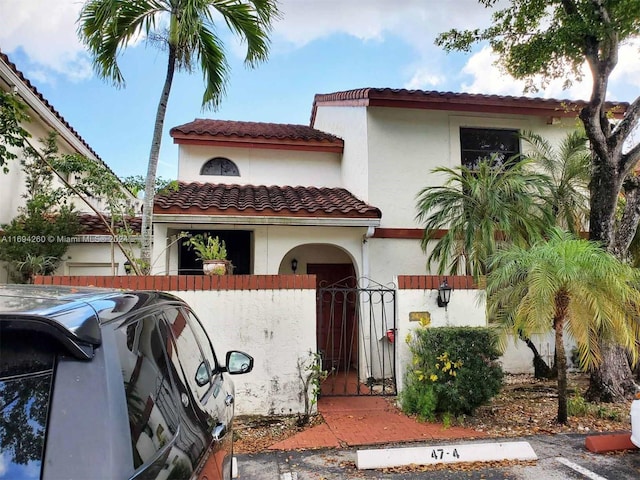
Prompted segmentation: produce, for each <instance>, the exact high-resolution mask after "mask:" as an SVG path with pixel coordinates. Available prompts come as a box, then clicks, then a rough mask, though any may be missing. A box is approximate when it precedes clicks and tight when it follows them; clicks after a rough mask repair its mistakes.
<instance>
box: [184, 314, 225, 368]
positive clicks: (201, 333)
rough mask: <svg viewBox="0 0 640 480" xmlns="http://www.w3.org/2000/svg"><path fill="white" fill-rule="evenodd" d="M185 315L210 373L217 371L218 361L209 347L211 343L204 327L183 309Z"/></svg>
mask: <svg viewBox="0 0 640 480" xmlns="http://www.w3.org/2000/svg"><path fill="white" fill-rule="evenodd" d="M185 315H186V316H187V318H188V320H189V325H190V326H191V330H192V331H193V335H194V336H195V337H196V339H197V340H198V343H199V344H200V348H201V349H202V353H203V355H204V357H205V358H206V359H207V361H208V362H209V365H211V371H212V372H216V371H218V359H217V358H216V354H215V351H214V350H213V347H212V346H211V341H210V339H209V336H208V335H207V333H206V331H205V329H204V327H203V326H202V323H201V322H200V320H199V319H198V317H196V316H195V314H194V313H193V312H192V311H190V310H187V309H185Z"/></svg>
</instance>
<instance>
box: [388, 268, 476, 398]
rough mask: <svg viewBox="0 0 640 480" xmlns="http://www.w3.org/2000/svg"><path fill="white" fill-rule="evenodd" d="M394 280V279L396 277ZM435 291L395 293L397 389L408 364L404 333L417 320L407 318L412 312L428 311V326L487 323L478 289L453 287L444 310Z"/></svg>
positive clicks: (400, 384)
mask: <svg viewBox="0 0 640 480" xmlns="http://www.w3.org/2000/svg"><path fill="white" fill-rule="evenodd" d="M396 283H397V279H396ZM437 298H438V291H437V290H406V289H398V292H397V296H396V309H397V312H398V317H397V326H396V328H397V332H396V339H397V342H396V345H397V348H396V381H397V384H398V391H401V390H402V388H403V386H404V380H405V375H406V372H407V367H409V366H410V365H411V360H412V359H411V351H410V350H409V345H408V344H407V342H406V339H407V336H408V335H409V334H410V333H411V331H412V330H414V329H415V328H416V327H419V326H420V324H419V323H418V322H411V321H409V314H410V313H411V312H429V314H430V316H431V323H430V327H432V328H435V327H463V326H464V327H484V326H486V325H487V320H486V314H485V301H484V298H483V297H482V295H481V294H480V295H479V293H478V290H454V291H452V292H451V303H449V305H448V306H447V309H446V310H445V309H444V308H442V307H438V304H437Z"/></svg>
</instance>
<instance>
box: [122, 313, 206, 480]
mask: <svg viewBox="0 0 640 480" xmlns="http://www.w3.org/2000/svg"><path fill="white" fill-rule="evenodd" d="M115 336H116V345H117V350H118V357H119V360H120V370H121V373H122V376H123V381H124V396H125V397H126V407H127V411H128V417H129V426H130V434H131V446H132V455H133V467H134V469H135V472H134V474H133V475H132V477H131V479H135V480H158V479H168V478H190V477H191V476H192V475H193V474H194V471H195V469H196V465H197V462H198V461H199V460H200V458H201V457H202V452H205V451H206V449H207V448H208V445H209V440H208V438H209V437H208V436H207V435H206V433H205V432H204V431H203V430H202V429H199V428H188V427H189V426H190V425H193V426H195V427H197V426H198V422H197V421H196V420H195V415H194V414H193V412H192V411H191V409H190V408H185V401H184V399H185V396H186V395H188V392H189V390H188V388H187V387H186V386H184V385H181V382H180V381H179V376H178V375H177V372H176V368H175V365H174V363H173V362H172V361H171V360H170V354H171V352H172V351H174V350H175V348H174V346H173V339H172V338H171V334H170V333H169V328H168V327H167V326H166V324H165V322H164V319H163V318H162V317H159V316H158V315H157V314H154V313H148V314H145V315H143V316H142V317H140V318H137V319H130V320H127V321H126V322H124V323H123V324H122V325H120V326H119V328H117V329H116V330H115ZM178 367H179V365H178ZM186 407H190V405H189V403H188V402H186Z"/></svg>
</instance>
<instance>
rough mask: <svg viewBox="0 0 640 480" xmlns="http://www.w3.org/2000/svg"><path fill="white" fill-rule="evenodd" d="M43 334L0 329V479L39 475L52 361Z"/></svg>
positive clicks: (18, 479) (17, 479)
mask: <svg viewBox="0 0 640 480" xmlns="http://www.w3.org/2000/svg"><path fill="white" fill-rule="evenodd" d="M55 350H56V349H55V345H52V344H51V342H50V340H49V339H48V338H46V337H44V336H43V335H42V334H38V333H34V332H23V331H12V330H4V329H3V330H0V352H2V354H1V355H0V479H2V480H4V479H12V480H21V479H32V478H40V475H41V467H42V458H43V455H44V444H45V429H46V425H47V414H48V410H49V399H50V396H51V381H52V379H53V369H54V364H55Z"/></svg>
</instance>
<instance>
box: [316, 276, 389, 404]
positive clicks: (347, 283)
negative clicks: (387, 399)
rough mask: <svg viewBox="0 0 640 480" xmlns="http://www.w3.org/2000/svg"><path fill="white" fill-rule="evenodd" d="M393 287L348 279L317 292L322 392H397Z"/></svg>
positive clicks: (341, 393) (322, 286)
mask: <svg viewBox="0 0 640 480" xmlns="http://www.w3.org/2000/svg"><path fill="white" fill-rule="evenodd" d="M395 302H396V290H395V287H394V286H393V287H392V286H384V285H381V284H379V283H376V282H374V281H372V280H368V279H359V281H356V279H354V278H347V279H344V280H341V281H340V282H337V283H335V284H333V285H329V286H324V285H320V286H319V288H318V291H317V310H318V319H317V322H318V323H317V326H318V328H317V339H318V352H319V353H320V356H321V358H322V368H323V370H325V371H326V372H327V378H326V380H325V381H324V382H323V383H322V386H321V391H320V393H321V395H325V396H330V395H395V394H396V375H395V372H396V356H395V344H396V343H395V342H396V338H395V334H396V305H395Z"/></svg>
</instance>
